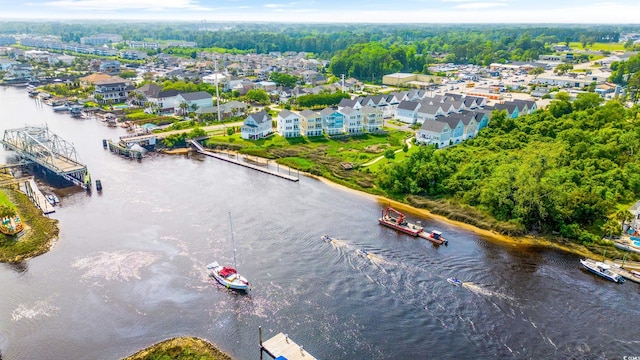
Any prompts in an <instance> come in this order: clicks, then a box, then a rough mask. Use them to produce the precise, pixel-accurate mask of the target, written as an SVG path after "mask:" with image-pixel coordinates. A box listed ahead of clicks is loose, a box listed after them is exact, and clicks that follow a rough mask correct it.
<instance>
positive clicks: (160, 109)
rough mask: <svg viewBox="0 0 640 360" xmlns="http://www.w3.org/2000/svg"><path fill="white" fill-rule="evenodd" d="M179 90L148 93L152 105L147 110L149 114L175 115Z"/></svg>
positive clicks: (148, 99)
mask: <svg viewBox="0 0 640 360" xmlns="http://www.w3.org/2000/svg"><path fill="white" fill-rule="evenodd" d="M178 94H180V92H179V91H178V90H167V91H160V92H159V93H157V94H155V93H151V92H150V93H147V101H148V102H149V104H150V105H151V106H150V107H149V108H147V109H145V112H147V113H173V112H174V110H175V108H176V101H177V100H176V99H177V96H178Z"/></svg>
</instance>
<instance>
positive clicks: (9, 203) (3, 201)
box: [0, 190, 14, 207]
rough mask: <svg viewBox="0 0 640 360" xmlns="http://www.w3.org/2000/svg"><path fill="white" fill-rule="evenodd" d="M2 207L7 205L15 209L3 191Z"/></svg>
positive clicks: (1, 197)
mask: <svg viewBox="0 0 640 360" xmlns="http://www.w3.org/2000/svg"><path fill="white" fill-rule="evenodd" d="M0 205H7V206H11V207H14V205H13V203H12V202H11V200H9V197H7V194H5V193H4V192H3V191H2V190H0Z"/></svg>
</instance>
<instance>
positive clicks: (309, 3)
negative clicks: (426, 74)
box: [0, 0, 640, 24]
mask: <svg viewBox="0 0 640 360" xmlns="http://www.w3.org/2000/svg"><path fill="white" fill-rule="evenodd" d="M0 19H46V20H53V19H75V20H82V19H158V20H191V21H200V20H207V21H211V22H215V21H225V22H226V21H261V22H262V21H271V22H323V23H324V22H356V23H357V22H369V23H634V24H638V23H640V0H613V1H607V0H525V1H523V0H402V1H389V0H355V1H354V0H305V1H300V0H293V1H282V0H224V1H220V0H0Z"/></svg>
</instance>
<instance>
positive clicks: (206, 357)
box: [124, 337, 231, 360]
mask: <svg viewBox="0 0 640 360" xmlns="http://www.w3.org/2000/svg"><path fill="white" fill-rule="evenodd" d="M124 360H231V357H230V356H229V355H227V354H225V353H223V352H222V351H220V350H218V349H217V348H216V347H215V346H213V344H211V343H209V342H207V341H205V340H202V339H198V338H194V337H181V338H174V339H169V340H165V341H163V342H160V343H158V344H155V345H153V346H151V347H148V348H146V349H144V350H141V351H139V352H137V353H135V354H134V355H131V356H129V357H127V358H125V359H124Z"/></svg>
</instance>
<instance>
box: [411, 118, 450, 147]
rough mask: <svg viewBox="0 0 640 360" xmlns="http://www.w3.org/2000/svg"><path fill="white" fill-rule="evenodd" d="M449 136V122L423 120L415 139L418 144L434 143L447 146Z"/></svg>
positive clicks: (438, 145)
mask: <svg viewBox="0 0 640 360" xmlns="http://www.w3.org/2000/svg"><path fill="white" fill-rule="evenodd" d="M450 138H451V128H450V127H449V124H448V123H446V122H443V121H439V120H433V121H425V122H424V123H422V126H421V127H420V130H418V132H417V134H416V141H417V142H418V143H419V144H424V145H430V144H435V145H436V146H437V147H439V148H442V147H446V146H449V140H450Z"/></svg>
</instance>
